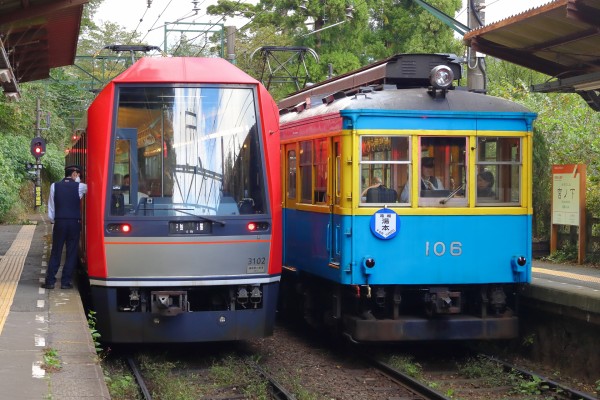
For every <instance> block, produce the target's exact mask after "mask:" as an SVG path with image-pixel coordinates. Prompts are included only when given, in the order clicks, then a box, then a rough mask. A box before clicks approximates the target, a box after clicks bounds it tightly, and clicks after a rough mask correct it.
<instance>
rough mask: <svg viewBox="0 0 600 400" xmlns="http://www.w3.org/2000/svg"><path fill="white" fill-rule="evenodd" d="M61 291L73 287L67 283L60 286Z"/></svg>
mask: <svg viewBox="0 0 600 400" xmlns="http://www.w3.org/2000/svg"><path fill="white" fill-rule="evenodd" d="M60 288H61V289H73V285H72V284H70V283H67V284H66V285H60Z"/></svg>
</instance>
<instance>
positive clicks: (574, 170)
mask: <svg viewBox="0 0 600 400" xmlns="http://www.w3.org/2000/svg"><path fill="white" fill-rule="evenodd" d="M585 184H586V165H585V164H567V165H553V166H552V231H551V233H550V252H551V253H554V252H555V251H556V249H557V245H558V225H571V226H577V227H579V246H578V248H579V249H578V250H579V251H578V254H577V261H578V263H579V264H582V263H583V261H584V259H585V242H586V228H585V225H586V221H585Z"/></svg>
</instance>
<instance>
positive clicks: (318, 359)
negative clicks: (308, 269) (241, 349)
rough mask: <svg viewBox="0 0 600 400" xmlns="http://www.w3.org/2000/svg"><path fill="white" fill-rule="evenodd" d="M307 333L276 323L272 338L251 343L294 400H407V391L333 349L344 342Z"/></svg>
mask: <svg viewBox="0 0 600 400" xmlns="http://www.w3.org/2000/svg"><path fill="white" fill-rule="evenodd" d="M296 329H301V330H304V329H308V328H304V327H302V326H301V327H298V328H296ZM307 333H308V332H302V331H300V332H299V333H295V331H294V328H292V327H291V326H289V325H288V326H282V325H281V324H278V325H277V327H276V329H275V333H274V335H273V336H272V337H269V338H265V339H260V340H257V341H253V342H252V344H251V346H252V347H253V350H254V351H256V352H258V353H260V354H262V359H261V360H260V364H261V365H262V367H263V368H264V369H265V370H267V371H268V372H269V373H271V374H272V375H273V376H275V378H276V379H277V380H278V381H279V382H280V383H281V384H282V385H283V386H284V387H286V388H290V391H291V392H292V393H293V394H294V395H295V396H296V398H297V399H299V400H307V399H311V400H312V399H319V400H320V399H326V400H357V399H369V400H389V399H401V398H410V397H406V396H407V395H409V392H407V391H406V390H405V389H403V388H401V387H398V386H397V385H396V384H395V383H394V382H392V381H390V380H389V379H388V378H386V377H384V376H382V375H381V374H379V373H378V372H377V371H376V370H374V369H372V368H370V367H369V366H368V365H366V364H365V363H364V361H361V360H360V359H359V358H358V356H354V355H353V354H351V351H350V352H349V351H344V352H343V353H342V352H341V351H338V350H336V349H340V347H341V346H344V343H341V342H340V341H339V340H338V341H337V342H333V341H332V340H329V339H324V338H322V337H319V336H318V334H317V333H314V332H312V331H311V332H309V333H308V334H307ZM332 348H333V350H332ZM347 349H348V350H349V349H351V347H350V346H348V347H347ZM340 354H346V355H344V356H341V355H340Z"/></svg>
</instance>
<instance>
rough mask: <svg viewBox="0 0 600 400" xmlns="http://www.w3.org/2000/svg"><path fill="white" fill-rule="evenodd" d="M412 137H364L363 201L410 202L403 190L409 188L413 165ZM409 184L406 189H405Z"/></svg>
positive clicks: (362, 161)
mask: <svg viewBox="0 0 600 400" xmlns="http://www.w3.org/2000/svg"><path fill="white" fill-rule="evenodd" d="M409 143H410V142H409V138H408V136H367V135H365V136H362V137H361V158H360V171H361V173H360V175H361V182H360V204H361V205H364V206H372V205H373V204H378V205H388V206H392V205H394V206H398V205H405V206H406V205H408V204H409V197H406V198H405V199H401V198H400V196H399V193H401V192H402V191H404V190H409V188H408V187H407V182H408V171H409V168H410V146H409ZM405 187H406V189H405Z"/></svg>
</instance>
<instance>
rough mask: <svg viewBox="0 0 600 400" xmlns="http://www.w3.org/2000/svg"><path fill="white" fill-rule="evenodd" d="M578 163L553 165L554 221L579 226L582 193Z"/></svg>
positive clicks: (554, 222)
mask: <svg viewBox="0 0 600 400" xmlns="http://www.w3.org/2000/svg"><path fill="white" fill-rule="evenodd" d="M580 189H581V188H580V182H579V172H578V171H577V165H573V164H571V165H554V166H552V223H553V224H558V225H575V226H579V220H580V218H579V217H580V214H579V213H580V206H579V193H580Z"/></svg>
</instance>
